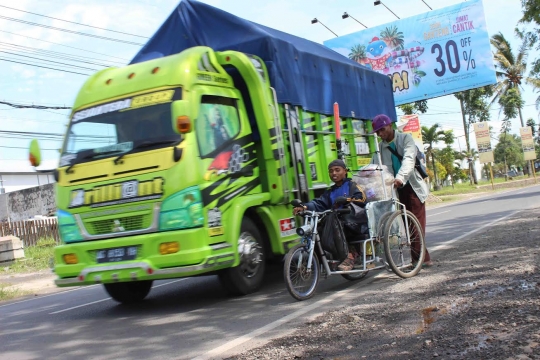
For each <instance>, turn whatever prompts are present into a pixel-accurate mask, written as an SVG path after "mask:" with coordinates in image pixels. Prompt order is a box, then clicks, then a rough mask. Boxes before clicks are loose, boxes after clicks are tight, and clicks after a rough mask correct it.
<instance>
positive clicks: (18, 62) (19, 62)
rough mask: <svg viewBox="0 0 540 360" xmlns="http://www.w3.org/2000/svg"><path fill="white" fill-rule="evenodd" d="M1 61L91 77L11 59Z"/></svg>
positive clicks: (0, 59)
mask: <svg viewBox="0 0 540 360" xmlns="http://www.w3.org/2000/svg"><path fill="white" fill-rule="evenodd" d="M0 61H8V62H14V63H17V64H23V65H30V66H36V67H40V68H44V69H50V70H56V71H62V72H66V73H72V74H78V75H84V76H90V74H83V73H78V72H75V71H68V70H62V69H55V68H52V67H48V66H40V65H35V64H28V63H24V62H21V61H15V60H10V59H4V58H0Z"/></svg>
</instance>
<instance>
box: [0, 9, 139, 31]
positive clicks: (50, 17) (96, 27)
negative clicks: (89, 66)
mask: <svg viewBox="0 0 540 360" xmlns="http://www.w3.org/2000/svg"><path fill="white" fill-rule="evenodd" d="M0 7H3V8H6V9H11V10H15V11H20V12H24V13H27V14H32V15H36V16H42V17H46V18H49V19H54V20H58V21H63V22H67V23H70V24H76V25H80V26H87V27H91V28H94V29H100V30H105V31H110V32H115V33H118V34H124V35H131V36H136V37H140V38H143V39H149V38H148V37H146V36H141V35H135V34H130V33H126V32H122V31H116V30H110V29H105V28H102V27H98V26H92V25H87V24H81V23H78V22H75V21H69V20H63V19H59V18H55V17H52V16H47V15H41V14H36V13H33V12H30V11H25V10H19V9H15V8H12V7H9V6H5V5H0Z"/></svg>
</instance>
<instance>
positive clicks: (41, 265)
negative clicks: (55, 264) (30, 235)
mask: <svg viewBox="0 0 540 360" xmlns="http://www.w3.org/2000/svg"><path fill="white" fill-rule="evenodd" d="M55 246H56V242H55V241H54V239H52V238H43V239H40V240H39V241H38V242H37V244H36V245H35V246H29V247H27V248H25V249H24V259H19V260H17V261H15V262H14V263H13V264H11V265H10V266H9V268H8V272H13V273H27V272H34V271H39V270H45V269H48V268H50V266H51V260H52V259H53V258H54V247H55Z"/></svg>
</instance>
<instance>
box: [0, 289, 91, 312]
mask: <svg viewBox="0 0 540 360" xmlns="http://www.w3.org/2000/svg"><path fill="white" fill-rule="evenodd" d="M95 286H97V285H89V286H81V287H78V288H76V289H71V290H65V291H59V292H55V293H54V294H48V295H40V296H39V297H33V298H31V299H26V300H21V301H17V302H12V303H9V304H5V305H0V308H1V307H4V306H9V305H15V304H21V303H25V302H29V301H36V300H40V299H43V298H46V297H51V296H54V295H60V294H65V293H68V292H72V291H77V290H83V289H89V288H91V287H95Z"/></svg>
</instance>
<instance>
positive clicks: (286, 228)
mask: <svg viewBox="0 0 540 360" xmlns="http://www.w3.org/2000/svg"><path fill="white" fill-rule="evenodd" d="M279 229H280V230H281V237H286V236H290V235H294V234H296V222H295V221H294V218H288V219H281V220H279Z"/></svg>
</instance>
